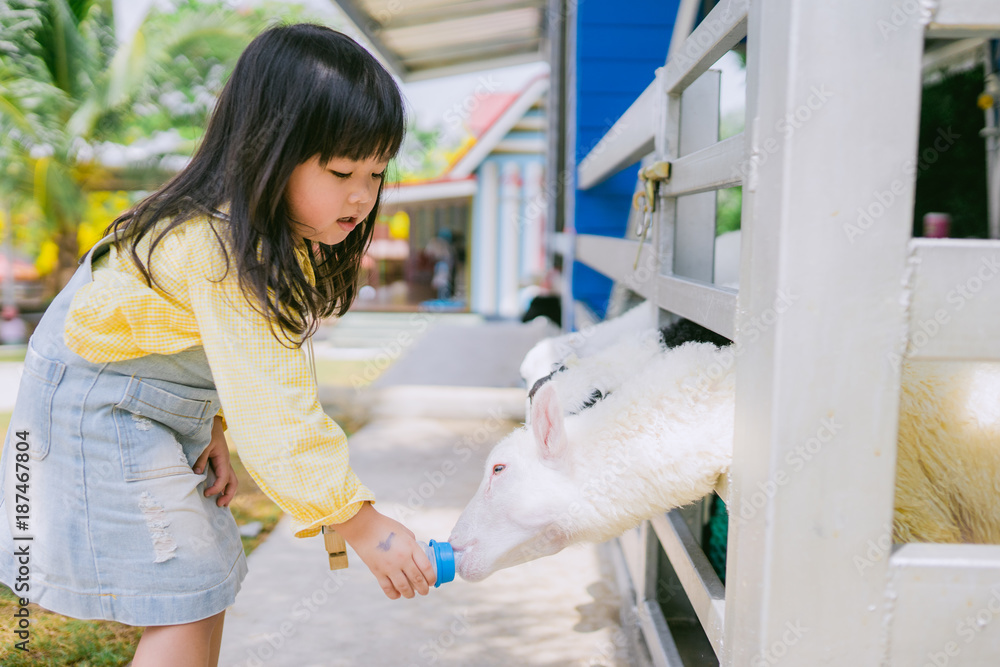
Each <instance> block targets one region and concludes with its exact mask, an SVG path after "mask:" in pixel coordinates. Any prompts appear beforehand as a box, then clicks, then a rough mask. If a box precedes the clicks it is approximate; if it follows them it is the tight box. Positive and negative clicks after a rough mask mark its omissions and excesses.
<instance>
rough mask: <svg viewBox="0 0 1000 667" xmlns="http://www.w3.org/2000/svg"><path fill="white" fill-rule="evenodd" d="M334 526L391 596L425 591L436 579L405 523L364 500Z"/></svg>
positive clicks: (385, 591) (411, 594) (389, 596)
mask: <svg viewBox="0 0 1000 667" xmlns="http://www.w3.org/2000/svg"><path fill="white" fill-rule="evenodd" d="M336 526H337V532H338V533H340V535H341V536H343V538H344V539H345V540H347V541H348V542H349V543H350V545H351V546H352V547H353V548H354V550H355V551H356V552H357V553H358V556H360V557H361V560H363V561H364V563H365V565H367V566H368V569H369V570H371V572H372V574H374V575H375V578H376V579H377V580H378V583H379V586H381V587H382V591H383V592H384V593H385V594H386V596H388V598H389V599H390V600H396V599H398V598H399V597H400V596H403V597H406V598H412V597H413V595H414V592H417V593H420V594H421V595H427V591H429V590H430V586H432V585H433V584H434V582H435V581H436V579H435V576H434V568H433V567H431V562H430V560H429V559H428V558H427V554H425V553H424V550H423V549H421V548H420V546H419V545H418V544H417V540H416V536H415V535H414V534H413V532H412V531H410V530H409V529H408V528H407V527H406V526H404V525H403V524H401V523H399V522H398V521H395V520H393V519H390V518H389V517H387V516H385V515H383V514H380V513H379V512H378V511H377V510H376V509H375V508H374V507H372V505H371V503H367V502H366V503H364V504H363V505H362V507H361V509H360V510H359V511H358V513H357V514H355V515H354V516H353V517H352V518H351V519H348V520H347V521H345V522H344V523H340V524H336Z"/></svg>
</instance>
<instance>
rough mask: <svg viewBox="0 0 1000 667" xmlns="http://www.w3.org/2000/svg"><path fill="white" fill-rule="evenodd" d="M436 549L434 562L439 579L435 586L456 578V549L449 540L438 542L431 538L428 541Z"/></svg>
mask: <svg viewBox="0 0 1000 667" xmlns="http://www.w3.org/2000/svg"><path fill="white" fill-rule="evenodd" d="M428 544H429V545H430V547H431V549H434V563H435V565H436V566H437V581H435V582H434V588H437V587H438V586H440V585H441V584H447V583H448V582H449V581H454V580H455V551H454V549H452V548H451V544H450V543H448V542H436V541H435V540H431V541H430V542H429V543H428Z"/></svg>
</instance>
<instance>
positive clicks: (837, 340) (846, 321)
mask: <svg viewBox="0 0 1000 667" xmlns="http://www.w3.org/2000/svg"><path fill="white" fill-rule="evenodd" d="M893 9H894V4H893V0H849V1H845V2H841V3H817V2H814V1H812V0H754V1H753V2H752V3H751V6H750V15H749V28H748V42H749V48H748V55H747V61H748V62H747V65H748V76H747V81H748V104H747V119H748V131H747V133H746V136H747V142H748V150H747V155H748V156H749V160H750V164H749V169H748V173H747V178H746V182H745V183H744V189H743V192H744V198H743V230H744V231H743V248H742V257H741V260H742V261H741V279H740V285H741V289H740V291H739V306H738V309H737V312H738V329H737V330H738V332H739V333H738V340H737V345H738V346H739V347H738V348H737V354H736V364H737V372H736V381H737V394H736V439H735V443H734V460H733V466H732V468H733V473H732V479H731V483H732V486H731V489H732V492H731V504H730V508H729V509H730V524H729V526H730V528H729V534H730V542H729V559H728V571H727V577H726V580H727V582H728V583H729V585H728V586H727V591H726V593H727V595H726V620H725V630H726V642H725V644H726V646H727V647H728V650H729V651H731V653H729V654H728V655H727V656H726V659H725V660H724V664H727V665H741V666H742V665H752V664H761V663H762V661H763V664H769V663H770V664H773V661H774V659H775V656H777V655H779V653H780V654H781V656H783V657H782V662H783V663H787V664H790V665H793V664H794V665H821V664H827V665H832V664H838V665H870V664H879V660H880V658H881V656H882V651H881V642H882V624H883V615H884V608H883V591H884V587H885V581H886V571H887V566H886V563H887V559H888V554H884V557H883V558H879V559H875V560H874V561H873V562H872V564H871V566H870V567H866V568H863V569H862V568H858V567H857V566H856V562H857V561H856V559H855V557H856V556H859V555H864V554H865V553H866V550H867V549H868V548H869V545H870V544H873V543H874V544H881V543H883V542H884V541H885V540H886V539H887V538H888V539H889V542H890V543H891V523H892V508H893V487H894V482H895V470H894V465H895V438H896V419H897V414H898V401H899V395H898V394H899V369H898V367H897V366H896V365H894V363H893V361H892V360H893V358H894V356H893V355H894V353H895V352H897V351H898V350H899V349H900V347H901V345H902V339H903V332H904V331H905V323H906V317H905V303H904V299H903V287H902V285H903V282H904V281H903V278H904V272H905V248H906V243H907V240H908V238H909V235H910V227H911V220H912V212H913V192H914V182H913V178H912V177H910V176H909V175H908V171H907V169H906V161H907V160H908V159H912V156H914V155H915V153H916V149H917V130H918V114H919V100H920V87H921V72H920V70H921V65H920V61H921V54H922V50H923V29H922V26H921V25H920V24H919V21H920V17H919V12H916V13H913V14H911V15H906V16H905V18H904V19H903V21H904V25H902V26H900V29H899V30H896V31H890V32H888V33H885V32H883V31H880V22H883V23H884V20H885V17H888V16H890V15H891V14H892V12H893ZM884 191H889V192H891V193H892V194H893V200H892V203H890V204H886V205H884V206H883V209H882V212H881V214H880V216H879V218H878V222H877V224H874V225H871V226H868V227H867V228H865V229H864V230H863V231H862V233H861V234H860V235H856V234H854V233H853V231H852V225H853V226H857V223H858V210H859V209H861V210H862V211H865V210H867V209H868V208H869V207H870V206H871V203H872V201H873V196H875V194H874V193H882V192H884ZM751 258H752V261H751Z"/></svg>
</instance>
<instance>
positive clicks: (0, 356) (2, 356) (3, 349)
mask: <svg viewBox="0 0 1000 667" xmlns="http://www.w3.org/2000/svg"><path fill="white" fill-rule="evenodd" d="M26 349H27V348H26V347H25V346H24V345H0V361H18V362H21V363H24V354H25V350H26Z"/></svg>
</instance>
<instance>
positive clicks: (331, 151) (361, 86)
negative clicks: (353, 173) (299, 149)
mask: <svg viewBox="0 0 1000 667" xmlns="http://www.w3.org/2000/svg"><path fill="white" fill-rule="evenodd" d="M320 67H323V66H322V65H321V66H320ZM324 69H325V68H324ZM380 69H381V68H380ZM342 71H343V70H342ZM326 74H327V76H324V77H323V79H324V80H325V83H326V85H323V86H318V87H317V95H316V99H315V103H316V106H315V109H314V110H313V113H311V114H309V116H310V117H309V120H308V122H307V123H306V130H307V136H311V137H314V138H315V139H316V141H317V142H318V145H314V146H312V155H315V154H316V153H318V154H319V156H320V158H321V159H322V160H323V161H327V160H330V159H331V158H335V157H342V158H347V159H349V160H356V161H359V160H364V159H367V158H376V159H379V160H386V161H388V160H390V159H392V158H393V157H395V156H396V154H397V153H398V152H399V149H400V146H401V145H402V143H403V133H404V131H405V121H404V112H403V105H402V100H401V97H400V95H399V89H398V88H397V87H396V83H395V81H393V80H392V78H391V77H390V76H389V74H388V73H387V72H385V71H384V70H382V71H370V70H369V68H365V71H362V72H360V74H361V76H360V77H358V79H356V80H354V81H350V80H344V79H345V77H344V76H343V74H342V73H341V72H336V71H327V72H326ZM338 79H339V80H338ZM312 155H310V156H308V157H311V156H312ZM303 157H306V156H303Z"/></svg>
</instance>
